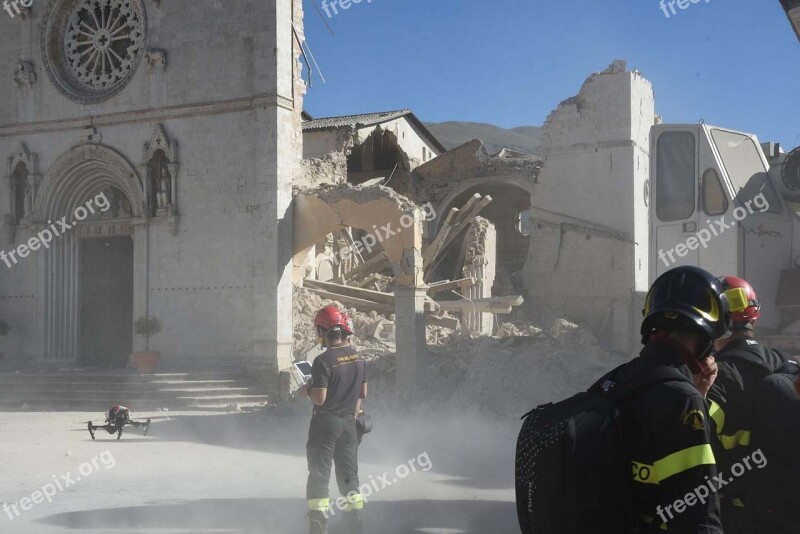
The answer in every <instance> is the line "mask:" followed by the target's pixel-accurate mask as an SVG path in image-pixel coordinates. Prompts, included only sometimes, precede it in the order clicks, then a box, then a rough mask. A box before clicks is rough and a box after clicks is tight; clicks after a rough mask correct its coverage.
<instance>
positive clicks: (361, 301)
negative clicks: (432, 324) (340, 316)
mask: <svg viewBox="0 0 800 534" xmlns="http://www.w3.org/2000/svg"><path fill="white" fill-rule="evenodd" d="M304 285H305V287H307V288H308V289H309V290H310V291H313V292H315V293H317V294H318V295H321V292H322V293H325V297H324V298H328V299H331V300H339V301H340V302H341V303H342V304H346V303H352V305H353V306H354V307H356V308H360V307H361V306H365V308H364V310H360V311H365V310H368V311H372V310H375V311H379V312H382V313H390V314H391V313H395V302H396V298H395V295H394V293H383V292H382V291H373V290H371V289H362V288H360V287H354V286H345V285H342V284H335V283H333V282H320V281H319V280H306V281H305V284H304ZM370 305H373V306H370ZM366 306H369V307H366ZM438 309H439V306H438V303H436V302H434V301H431V302H426V303H425V311H426V312H428V313H430V312H434V311H438Z"/></svg>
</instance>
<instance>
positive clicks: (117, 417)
mask: <svg viewBox="0 0 800 534" xmlns="http://www.w3.org/2000/svg"><path fill="white" fill-rule="evenodd" d="M126 425H131V426H133V427H135V428H139V427H142V426H143V427H144V435H145V436H146V435H147V432H148V431H149V430H150V418H149V417H148V418H147V422H144V423H142V422H139V421H134V420H132V419H131V410H130V408H126V407H125V406H119V405H115V406H112V407H111V408H110V409H109V410H108V412H106V424H104V425H93V424H92V422H91V421H89V423H88V425H87V426H88V429H89V434H90V435H91V436H92V439H95V438H94V432H95V430H105V431H106V432H108V433H109V434H112V435H113V434H116V435H117V439H120V438H121V437H122V431H123V430H124V429H125V426H126Z"/></svg>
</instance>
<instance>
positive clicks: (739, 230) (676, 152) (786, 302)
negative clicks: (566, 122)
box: [645, 123, 800, 348]
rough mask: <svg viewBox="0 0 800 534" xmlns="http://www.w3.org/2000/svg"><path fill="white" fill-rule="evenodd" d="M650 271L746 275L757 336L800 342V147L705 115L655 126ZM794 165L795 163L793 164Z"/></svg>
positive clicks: (796, 344)
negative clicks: (786, 149) (683, 268)
mask: <svg viewBox="0 0 800 534" xmlns="http://www.w3.org/2000/svg"><path fill="white" fill-rule="evenodd" d="M650 139H651V141H650V142H651V146H650V162H651V169H650V181H649V183H648V184H647V186H646V188H645V189H646V190H645V195H646V198H647V199H648V201H649V207H650V210H649V214H650V243H649V250H650V253H649V256H650V258H649V277H650V281H651V282H652V281H653V280H655V278H657V277H658V276H659V275H661V274H662V273H664V272H665V271H668V270H669V269H671V268H673V267H676V266H678V265H695V266H698V267H701V268H703V269H706V270H708V271H709V272H712V273H714V274H717V275H719V276H728V275H731V276H739V277H742V278H744V279H746V280H748V281H749V282H750V283H751V284H752V285H753V286H754V287H755V288H756V291H757V292H758V294H759V297H760V299H761V301H762V316H761V319H760V321H759V324H758V326H759V337H760V338H762V339H768V340H771V341H770V343H772V342H773V341H774V342H775V343H774V344H776V345H777V344H780V345H781V346H784V347H785V348H800V150H796V151H793V152H792V153H791V154H788V155H787V154H784V153H783V152H782V151H781V150H780V148H779V147H778V146H776V145H774V144H766V145H765V147H763V148H767V150H768V154H769V156H770V158H769V159H768V157H767V155H766V154H765V152H764V150H763V148H762V146H761V145H760V144H759V141H758V139H757V138H756V136H755V135H753V134H748V133H744V132H738V131H735V130H731V129H728V128H720V127H716V126H711V125H707V124H703V123H701V124H692V125H686V124H682V125H667V124H658V125H656V126H654V127H653V129H652V131H651V136H650ZM795 167H796V168H795Z"/></svg>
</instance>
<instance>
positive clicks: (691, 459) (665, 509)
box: [615, 267, 730, 534]
mask: <svg viewBox="0 0 800 534" xmlns="http://www.w3.org/2000/svg"><path fill="white" fill-rule="evenodd" d="M643 313H644V320H643V322H642V326H641V334H642V343H643V344H644V345H645V346H644V348H643V350H642V352H641V356H640V357H638V358H635V359H634V360H632V361H631V362H630V363H628V364H626V365H624V366H622V367H621V368H619V371H618V373H619V374H617V376H616V377H615V380H616V381H618V382H620V383H627V384H636V383H640V384H644V383H647V384H651V385H650V386H649V387H647V388H644V389H642V391H641V392H640V393H638V394H637V395H636V396H635V397H634V398H633V399H632V400H631V401H630V406H629V408H628V409H626V415H625V418H624V428H625V435H627V436H628V438H627V439H628V440H629V450H630V454H631V459H632V471H633V479H634V486H635V494H636V497H637V502H636V503H635V512H636V514H637V516H638V517H639V519H640V521H641V524H640V525H639V530H638V532H668V533H670V534H720V533H721V532H722V525H721V521H720V513H719V499H718V497H717V494H716V493H715V490H714V489H712V488H711V487H710V486H709V484H710V483H713V479H714V477H715V476H716V475H717V469H716V464H715V459H714V453H713V450H712V446H711V443H712V438H713V425H712V424H711V422H710V418H709V415H708V404H707V403H706V400H705V398H704V397H705V394H706V392H707V391H708V388H709V387H710V385H711V383H713V381H714V378H715V373H716V365H715V364H714V360H713V358H712V357H710V356H709V355H710V353H711V350H712V347H713V341H714V340H715V339H717V338H719V337H720V336H722V335H723V334H724V333H725V332H726V331H727V330H728V326H729V324H730V314H729V312H728V305H727V300H726V297H725V295H724V292H723V289H722V287H721V284H720V282H719V280H718V279H717V278H715V277H714V276H712V275H711V274H710V273H707V272H706V271H704V270H702V269H698V268H696V267H677V268H675V269H672V270H670V271H668V272H666V273H664V274H663V275H662V276H660V277H659V278H658V279H657V280H656V281H655V283H654V284H653V286H652V287H651V288H650V291H649V292H648V294H647V298H646V301H645V308H644V310H643ZM696 492H699V494H700V495H701V496H702V497H703V498H702V499H700V497H699V496H698V495H696Z"/></svg>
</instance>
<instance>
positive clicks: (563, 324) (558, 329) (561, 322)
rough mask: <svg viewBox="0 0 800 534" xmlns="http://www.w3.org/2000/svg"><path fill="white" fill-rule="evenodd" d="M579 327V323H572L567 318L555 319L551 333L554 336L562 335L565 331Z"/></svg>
mask: <svg viewBox="0 0 800 534" xmlns="http://www.w3.org/2000/svg"><path fill="white" fill-rule="evenodd" d="M577 329H578V325H576V324H575V323H571V322H569V321H567V320H566V319H556V320H555V321H553V325H552V326H551V327H550V335H552V336H554V337H561V336H563V335H564V334H565V333H567V332H571V331H573V330H577Z"/></svg>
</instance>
